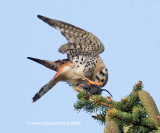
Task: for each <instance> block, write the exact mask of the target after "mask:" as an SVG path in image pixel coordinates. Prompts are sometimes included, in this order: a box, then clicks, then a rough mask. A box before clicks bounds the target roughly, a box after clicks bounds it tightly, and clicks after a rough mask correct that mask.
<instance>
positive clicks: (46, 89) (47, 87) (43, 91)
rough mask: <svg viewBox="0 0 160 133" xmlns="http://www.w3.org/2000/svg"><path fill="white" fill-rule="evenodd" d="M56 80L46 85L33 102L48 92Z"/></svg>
mask: <svg viewBox="0 0 160 133" xmlns="http://www.w3.org/2000/svg"><path fill="white" fill-rule="evenodd" d="M55 84H56V82H55V81H54V80H53V79H52V80H51V81H50V82H49V83H48V84H46V85H44V86H43V87H42V88H41V89H40V90H39V91H38V92H37V93H36V94H35V96H34V97H33V98H32V103H34V102H36V101H37V100H38V99H40V98H41V97H42V96H43V95H44V94H45V93H47V92H48V91H49V90H50V89H51V88H52V87H53V86H54V85H55Z"/></svg>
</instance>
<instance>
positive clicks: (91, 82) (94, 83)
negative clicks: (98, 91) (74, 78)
mask: <svg viewBox="0 0 160 133" xmlns="http://www.w3.org/2000/svg"><path fill="white" fill-rule="evenodd" d="M81 77H82V78H83V79H85V80H87V81H88V82H87V84H89V85H97V86H102V84H103V83H102V82H100V83H96V82H94V81H92V80H90V79H88V78H86V77H84V76H81Z"/></svg>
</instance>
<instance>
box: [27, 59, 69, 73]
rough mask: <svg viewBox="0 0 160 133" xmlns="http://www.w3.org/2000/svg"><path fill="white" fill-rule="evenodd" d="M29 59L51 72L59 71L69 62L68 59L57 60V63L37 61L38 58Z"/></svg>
mask: <svg viewBox="0 0 160 133" xmlns="http://www.w3.org/2000/svg"><path fill="white" fill-rule="evenodd" d="M27 58H28V59H30V60H32V61H35V62H37V63H39V64H41V65H43V66H45V67H47V68H49V69H51V70H54V71H58V69H59V67H60V66H61V65H62V64H64V63H66V62H68V59H63V60H57V61H47V60H42V59H37V58H32V57H27Z"/></svg>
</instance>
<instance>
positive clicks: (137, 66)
mask: <svg viewBox="0 0 160 133" xmlns="http://www.w3.org/2000/svg"><path fill="white" fill-rule="evenodd" d="M37 14H40V15H44V16H47V17H50V18H54V19H58V20H62V21H65V22H68V23H71V24H73V25H76V26H78V27H81V28H83V29H85V30H87V31H90V32H92V33H93V34H95V35H96V36H97V37H99V39H100V40H101V41H102V42H103V44H104V46H105V51H104V53H102V54H101V57H102V59H103V60H104V62H105V64H106V66H107V68H108V71H109V81H108V84H107V85H106V86H105V87H104V88H106V89H108V90H109V91H110V92H111V93H112V95H113V98H114V100H120V99H121V98H123V97H124V96H127V95H128V94H129V93H130V92H131V91H132V87H133V85H134V84H135V83H136V82H137V81H138V80H142V81H143V84H144V89H145V90H146V91H148V92H149V93H150V94H151V95H152V96H153V98H154V100H155V102H156V104H157V106H158V108H159V109H160V95H159V94H160V90H159V89H160V85H159V83H160V1H159V0H79V1H75V0H43V1H42V0H41V1H40V0H34V1H33V0H27V1H22V0H14V1H12V0H4V1H2V0H1V2H0V16H1V19H0V59H1V69H0V74H1V96H0V101H1V111H0V118H1V119H0V132H1V133H11V132H14V133H35V132H38V133H53V132H57V133H63V132H71V133H72V132H73V133H74V132H76V133H82V132H93V133H100V132H103V129H104V126H100V125H99V124H98V123H97V121H94V120H93V119H92V118H91V115H89V114H87V113H86V112H80V113H77V111H75V110H74V107H73V104H74V103H75V102H76V100H77V97H76V95H77V94H76V92H74V91H73V90H72V88H71V87H69V86H68V85H67V84H66V83H62V82H61V83H58V84H57V85H56V86H55V87H54V88H53V89H52V90H51V91H50V92H48V93H47V94H46V95H45V96H44V97H43V98H41V99H40V100H39V101H37V102H36V103H34V104H31V99H32V97H33V96H34V94H35V93H36V92H37V91H38V90H39V89H40V88H41V86H43V85H44V84H46V83H47V82H48V81H49V80H50V79H51V78H52V77H53V76H54V74H55V72H53V71H51V70H49V69H47V68H45V67H43V66H41V65H39V64H36V63H34V62H32V61H30V60H27V59H26V57H27V56H31V57H37V58H41V59H48V60H57V59H63V58H65V57H66V55H62V54H60V53H58V48H59V46H60V45H62V44H64V43H66V40H65V38H64V37H63V36H62V35H61V34H60V33H59V31H57V30H55V29H53V28H51V27H49V26H48V25H47V24H45V23H43V22H42V21H41V20H39V19H38V18H37V17H36V15H37ZM104 95H107V94H106V93H104ZM31 121H40V122H44V121H48V122H60V121H64V122H71V121H78V122H80V123H81V125H80V126H31V125H27V122H31Z"/></svg>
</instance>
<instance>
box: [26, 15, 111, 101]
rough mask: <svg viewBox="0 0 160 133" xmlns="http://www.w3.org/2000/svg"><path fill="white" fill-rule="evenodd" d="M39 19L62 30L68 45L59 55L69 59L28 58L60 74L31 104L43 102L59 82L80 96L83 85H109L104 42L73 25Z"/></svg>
mask: <svg viewBox="0 0 160 133" xmlns="http://www.w3.org/2000/svg"><path fill="white" fill-rule="evenodd" d="M37 17H38V18H39V19H41V20H42V21H44V22H46V23H47V24H49V25H50V26H52V27H54V28H55V29H57V30H59V31H60V32H61V34H62V35H63V36H64V37H65V38H66V39H67V41H68V42H67V43H66V44H64V45H62V46H60V48H59V52H60V53H62V54H67V58H66V59H63V60H57V61H48V60H42V59H37V58H32V57H27V58H28V59H31V60H33V61H35V62H37V63H40V64H42V65H44V66H45V67H47V68H50V69H52V70H54V71H56V72H57V73H56V74H55V75H54V77H53V78H52V79H51V80H50V81H49V82H48V83H47V84H46V85H44V86H43V87H42V88H41V89H40V90H39V91H38V92H37V93H36V94H35V96H34V97H33V98H32V102H35V101H37V100H38V99H39V98H41V97H42V96H43V95H44V94H45V93H46V92H48V91H49V90H50V89H51V88H52V87H53V86H54V85H55V84H56V83H58V82H59V81H65V82H68V83H69V84H70V85H71V86H72V87H73V89H74V90H76V91H78V92H80V91H81V89H82V86H81V85H80V84H83V83H84V82H86V81H87V83H88V84H94V85H97V86H99V87H100V88H102V87H103V86H104V85H105V84H106V83H107V81H108V70H107V68H106V66H105V64H104V62H103V60H102V59H101V57H100V56H99V54H100V53H102V52H103V51H104V45H103V44H102V42H101V41H100V40H99V39H98V38H97V37H96V36H95V35H93V34H92V33H90V32H87V31H85V30H83V29H81V28H78V27H76V26H74V25H71V24H68V23H66V22H62V21H59V20H55V19H51V18H47V17H44V16H41V15H38V16H37Z"/></svg>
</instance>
